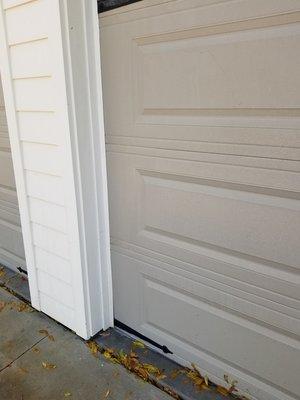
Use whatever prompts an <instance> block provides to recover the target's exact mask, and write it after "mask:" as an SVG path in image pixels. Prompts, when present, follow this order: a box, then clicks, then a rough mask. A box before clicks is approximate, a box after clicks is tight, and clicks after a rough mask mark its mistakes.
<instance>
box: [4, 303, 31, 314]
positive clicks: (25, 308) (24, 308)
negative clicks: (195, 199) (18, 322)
mask: <svg viewBox="0 0 300 400" xmlns="http://www.w3.org/2000/svg"><path fill="white" fill-rule="evenodd" d="M9 305H10V309H11V310H16V311H18V312H33V311H34V309H33V308H32V307H30V305H29V304H26V303H23V302H22V301H20V302H17V301H11V302H10V303H9Z"/></svg>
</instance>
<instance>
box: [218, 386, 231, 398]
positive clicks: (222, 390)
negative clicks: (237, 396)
mask: <svg viewBox="0 0 300 400" xmlns="http://www.w3.org/2000/svg"><path fill="white" fill-rule="evenodd" d="M217 392H219V393H221V394H222V395H223V396H228V395H229V391H228V390H227V389H226V388H224V387H223V386H217Z"/></svg>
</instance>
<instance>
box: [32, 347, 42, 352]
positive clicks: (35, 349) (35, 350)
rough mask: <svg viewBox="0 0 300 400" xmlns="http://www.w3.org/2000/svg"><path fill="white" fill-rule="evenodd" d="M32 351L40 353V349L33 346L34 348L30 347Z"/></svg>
mask: <svg viewBox="0 0 300 400" xmlns="http://www.w3.org/2000/svg"><path fill="white" fill-rule="evenodd" d="M32 351H33V352H34V353H40V352H41V350H40V349H39V348H38V347H34V348H33V349H32Z"/></svg>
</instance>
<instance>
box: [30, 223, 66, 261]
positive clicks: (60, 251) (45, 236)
mask: <svg viewBox="0 0 300 400" xmlns="http://www.w3.org/2000/svg"><path fill="white" fill-rule="evenodd" d="M31 226H32V235H33V243H34V245H35V246H38V247H41V248H42V249H44V250H46V251H48V252H49V253H53V254H54V255H56V256H59V257H62V258H65V259H66V260H68V259H69V257H70V254H69V243H68V237H67V236H66V235H65V234H63V233H61V232H58V231H55V230H53V229H50V228H46V227H44V226H42V225H38V224H35V223H32V224H31Z"/></svg>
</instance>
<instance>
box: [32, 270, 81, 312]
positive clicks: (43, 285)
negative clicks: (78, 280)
mask: <svg viewBox="0 0 300 400" xmlns="http://www.w3.org/2000/svg"><path fill="white" fill-rule="evenodd" d="M38 283H39V290H40V291H41V292H43V293H44V294H46V295H48V296H49V297H52V298H55V299H59V301H60V303H62V304H63V305H65V306H67V307H69V308H72V307H73V304H74V298H73V293H72V286H70V285H69V284H67V283H65V282H63V281H61V280H59V279H57V278H55V277H53V276H51V275H49V274H47V273H45V272H43V271H41V270H38Z"/></svg>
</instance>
